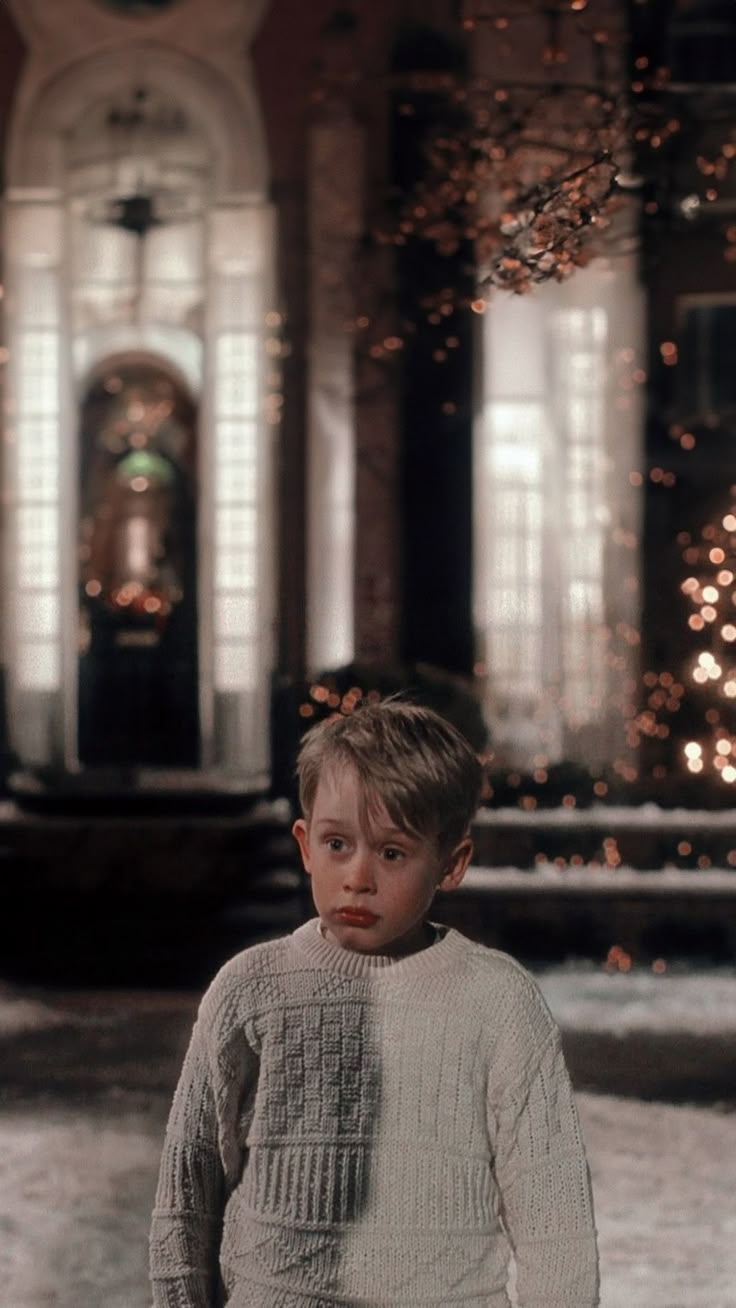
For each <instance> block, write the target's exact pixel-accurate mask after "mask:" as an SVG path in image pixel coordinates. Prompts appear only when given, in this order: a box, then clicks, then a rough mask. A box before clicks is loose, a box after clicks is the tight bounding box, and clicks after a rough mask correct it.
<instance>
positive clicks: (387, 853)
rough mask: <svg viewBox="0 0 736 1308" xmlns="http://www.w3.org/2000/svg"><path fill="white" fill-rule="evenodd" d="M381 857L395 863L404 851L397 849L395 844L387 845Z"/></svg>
mask: <svg viewBox="0 0 736 1308" xmlns="http://www.w3.org/2000/svg"><path fill="white" fill-rule="evenodd" d="M383 857H384V858H385V859H387V860H388V862H389V863H395V862H396V861H397V860H398V859H400V858H403V857H404V851H403V849H397V848H396V846H395V845H389V846H388V847H387V848H386V849H384V851H383Z"/></svg>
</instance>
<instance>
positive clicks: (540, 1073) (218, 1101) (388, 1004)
mask: <svg viewBox="0 0 736 1308" xmlns="http://www.w3.org/2000/svg"><path fill="white" fill-rule="evenodd" d="M510 1246H511V1247H512V1248H513V1249H514V1252H515V1258H516V1264H517V1294H518V1299H519V1303H520V1305H522V1308H594V1306H595V1305H597V1303H598V1264H597V1253H596V1239H595V1229H594V1224H593V1210H592V1201H591V1192H590V1183H589V1178H588V1169H587V1165H586V1160H585V1153H584V1149H583V1144H582V1140H581V1136H580V1127H579V1123H578V1117H577V1113H576V1110H575V1105H574V1103H573V1100H572V1098H571V1092H570V1084H569V1080H568V1076H567V1072H566V1069H565V1065H564V1062H563V1058H562V1054H561V1052H560V1043H559V1034H558V1031H557V1029H556V1027H555V1025H554V1022H553V1020H552V1018H551V1016H550V1013H549V1011H548V1009H547V1007H546V1005H545V1003H544V1001H543V999H542V998H541V996H540V994H539V991H538V989H537V987H536V985H535V983H534V981H533V980H532V978H531V977H530V976H529V975H528V973H527V972H525V971H524V969H523V968H522V967H521V966H520V965H519V964H517V963H515V962H514V961H513V960H512V959H510V958H509V957H507V956H506V955H505V954H501V953H498V952H496V951H494V950H491V949H487V948H485V947H484V946H482V945H478V944H473V943H472V942H471V941H469V940H467V939H466V938H465V937H464V936H462V935H461V934H460V933H459V932H457V931H454V930H445V929H441V932H440V938H439V939H438V940H437V941H436V942H435V944H433V945H431V946H430V947H428V948H427V949H425V950H422V951H421V952H419V953H416V954H412V955H410V956H408V957H405V958H402V959H399V960H397V961H391V960H390V959H388V958H386V957H368V956H365V955H360V954H356V953H352V952H349V951H347V950H343V949H341V948H340V947H339V946H337V945H335V944H333V943H331V942H330V941H328V940H326V939H325V938H323V936H322V935H321V933H320V931H319V930H318V922H317V919H313V920H312V921H310V922H307V923H306V924H305V925H304V926H301V927H299V929H298V930H297V931H295V932H294V933H293V934H292V935H290V936H287V937H285V938H284V939H281V940H276V941H272V942H269V943H266V944H262V945H256V946H254V947H253V948H250V949H247V950H245V951H244V952H243V953H242V954H239V955H238V956H237V957H236V958H234V959H233V960H232V961H231V962H230V963H228V964H227V965H226V966H225V967H224V968H223V969H222V971H221V972H220V973H219V974H218V976H217V977H216V978H215V980H214V982H213V983H212V985H211V986H210V988H209V990H208V992H207V994H206V995H205V997H204V1000H203V1001H202V1005H201V1008H200V1012H199V1016H198V1020H197V1023H196V1025H195V1028H194V1032H193V1034H192V1039H191V1043H190V1046H189V1051H188V1053H187V1056H186V1060H185V1063H184V1068H183V1071H182V1075H181V1079H180V1082H179V1086H178V1089H177V1091H176V1096H175V1098H174V1103H173V1107H172V1110H171V1116H170V1119H169V1125H168V1129H167V1134H166V1140H165V1144H164V1149H163V1157H162V1161H161V1172H160V1177H159V1185H158V1192H157V1196H156V1207H155V1211H154V1216H153V1227H152V1233H151V1275H152V1284H153V1296H154V1303H155V1305H156V1306H157V1308H216V1305H220V1304H223V1303H224V1304H226V1305H227V1308H343V1306H344V1305H358V1304H360V1305H364V1306H367V1305H370V1306H371V1308H394V1306H395V1308H409V1305H412V1308H419V1305H422V1306H424V1305H430V1304H434V1305H443V1308H448V1306H449V1305H452V1304H462V1305H464V1308H481V1305H483V1308H504V1306H507V1305H508V1303H509V1299H508V1296H507V1291H506V1284H507V1273H508V1262H509V1252H510Z"/></svg>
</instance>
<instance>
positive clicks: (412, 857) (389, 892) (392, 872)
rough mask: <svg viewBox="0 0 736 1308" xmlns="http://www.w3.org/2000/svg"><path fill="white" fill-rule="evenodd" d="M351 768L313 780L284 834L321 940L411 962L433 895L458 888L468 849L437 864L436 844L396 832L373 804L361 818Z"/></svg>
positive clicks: (462, 845) (356, 783) (460, 847)
mask: <svg viewBox="0 0 736 1308" xmlns="http://www.w3.org/2000/svg"><path fill="white" fill-rule="evenodd" d="M361 799H362V789H361V783H360V781H359V779H358V776H357V774H356V773H355V771H354V770H353V769H352V768H345V769H343V770H341V771H337V770H336V769H330V770H328V771H327V772H325V773H324V774H323V775H322V777H321V778H320V781H319V785H318V787H317V793H316V795H315V797H314V805H313V808H312V812H311V814H310V816H309V818H308V819H304V818H298V819H297V821H296V822H295V823H294V826H293V828H292V830H293V832H294V836H295V837H296V840H297V843H298V845H299V849H300V851H301V855H302V861H303V863H304V867H305V869H306V871H307V873H308V874H309V876H310V877H311V878H312V896H313V899H314V903H315V907H316V909H317V912H318V913H319V916H320V918H321V920H322V924H323V927H324V930H325V932H326V934H327V936H328V937H329V938H330V939H331V940H333V941H335V942H336V943H337V944H339V945H341V946H342V948H343V949H352V950H355V951H356V952H358V953H362V954H395V955H400V954H411V953H414V952H415V951H416V950H418V949H421V948H422V947H423V946H424V945H425V944H426V943H427V940H426V931H425V926H424V924H425V919H426V915H427V912H428V910H429V906H430V904H431V903H432V900H433V898H434V895H435V891H436V890H437V889H439V888H440V887H441V888H442V889H443V890H453V889H455V887H456V886H458V885H459V884H460V882H461V881H462V879H463V876H464V874H465V869H466V868H467V866H468V863H469V861H470V856H471V853H472V848H473V847H472V844H471V841H470V839H469V837H468V838H466V839H465V840H462V841H461V842H460V844H459V845H458V846H457V848H456V849H455V850H453V851H452V853H450V854H449V855H447V856H445V857H440V853H439V851H438V848H437V842H436V841H435V840H432V839H430V838H428V837H421V836H416V835H413V834H411V833H409V832H407V831H406V830H401V829H400V828H398V827H397V826H396V823H395V822H394V821H392V819H391V818H390V817H389V815H388V813H387V812H386V809H385V808H384V807H383V805H382V804H381V805H380V806H378V807H376V808H372V809H371V812H370V816H369V817H366V815H365V812H364V809H363V807H362V805H361Z"/></svg>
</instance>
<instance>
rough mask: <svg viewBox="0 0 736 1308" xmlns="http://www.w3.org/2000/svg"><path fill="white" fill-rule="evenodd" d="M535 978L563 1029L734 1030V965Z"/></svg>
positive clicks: (559, 971)
mask: <svg viewBox="0 0 736 1308" xmlns="http://www.w3.org/2000/svg"><path fill="white" fill-rule="evenodd" d="M537 980H538V981H539V983H540V986H541V989H542V992H543V994H544V996H545V998H546V1000H547V1003H548V1004H549V1006H550V1008H551V1009H552V1012H553V1013H554V1015H555V1018H556V1019H557V1021H558V1022H559V1024H560V1026H561V1027H562V1028H563V1030H568V1031H598V1032H608V1033H610V1034H612V1035H617V1036H621V1037H624V1036H626V1035H627V1034H628V1033H629V1032H634V1031H647V1032H657V1033H668V1034H681V1035H683V1036H687V1035H700V1036H702V1035H734V1036H736V970H734V969H733V968H719V969H714V970H712V971H709V972H688V971H683V970H680V971H676V970H674V969H670V970H667V971H664V972H662V973H660V974H658V973H655V972H651V971H645V970H643V969H642V970H638V969H635V970H633V971H631V972H628V973H624V972H607V971H606V970H605V968H603V967H601V968H586V967H580V966H575V965H571V966H568V967H555V968H549V969H547V970H545V971H543V972H540V973H539V974H538V975H537ZM735 1089H736V1087H735ZM734 1304H735V1305H736V1294H735V1295H734Z"/></svg>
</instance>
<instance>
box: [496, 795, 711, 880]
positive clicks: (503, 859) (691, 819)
mask: <svg viewBox="0 0 736 1308" xmlns="http://www.w3.org/2000/svg"><path fill="white" fill-rule="evenodd" d="M473 842H474V846H475V855H474V857H475V861H476V863H478V864H480V865H482V866H484V867H493V866H501V867H516V868H533V867H535V866H537V865H546V864H550V863H551V864H556V865H557V866H558V867H560V868H566V867H567V868H574V867H579V868H583V867H585V866H588V867H592V868H595V867H601V868H605V869H616V868H619V867H620V868H623V867H626V866H628V867H630V868H634V869H641V870H642V871H646V870H647V869H652V868H655V869H656V868H682V869H697V870H699V871H704V870H707V869H708V868H711V867H714V868H715V867H721V868H724V869H729V868H732V869H733V870H734V875H736V812H734V811H733V810H730V809H729V810H718V811H714V812H709V811H707V810H694V809H684V808H680V809H662V808H659V807H658V806H657V805H655V804H642V805H640V806H638V807H630V808H629V807H613V806H610V807H608V806H605V805H602V804H601V805H593V806H591V807H590V808H585V809H576V808H564V807H560V808H550V809H536V810H534V811H529V812H527V811H524V810H523V809H521V808H499V809H491V808H483V809H480V810H479V812H478V814H477V816H476V819H475V822H474V824H473Z"/></svg>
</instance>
